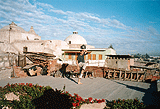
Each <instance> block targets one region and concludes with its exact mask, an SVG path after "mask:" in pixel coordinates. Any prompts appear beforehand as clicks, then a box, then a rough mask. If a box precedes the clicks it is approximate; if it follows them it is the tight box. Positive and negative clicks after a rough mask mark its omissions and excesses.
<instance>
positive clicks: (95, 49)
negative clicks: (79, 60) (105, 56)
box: [62, 48, 106, 51]
mask: <svg viewBox="0 0 160 109" xmlns="http://www.w3.org/2000/svg"><path fill="white" fill-rule="evenodd" d="M80 50H83V49H80V48H69V49H62V51H80ZM86 50H87V51H105V50H106V49H103V48H102V49H100V48H93V49H91V48H90V49H86Z"/></svg>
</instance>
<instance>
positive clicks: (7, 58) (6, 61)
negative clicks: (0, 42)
mask: <svg viewBox="0 0 160 109" xmlns="http://www.w3.org/2000/svg"><path fill="white" fill-rule="evenodd" d="M14 64H17V55H15V54H9V53H8V54H7V53H1V54H0V79H5V78H8V77H11V75H12V74H11V73H13V72H12V71H13V68H12V66H13V65H14Z"/></svg>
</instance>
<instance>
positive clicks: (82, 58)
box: [77, 53, 88, 63]
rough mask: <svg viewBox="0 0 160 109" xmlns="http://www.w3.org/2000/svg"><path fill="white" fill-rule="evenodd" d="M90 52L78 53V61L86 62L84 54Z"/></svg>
mask: <svg viewBox="0 0 160 109" xmlns="http://www.w3.org/2000/svg"><path fill="white" fill-rule="evenodd" d="M87 54H88V53H86V54H85V53H84V54H83V55H78V57H77V60H78V63H80V62H82V63H85V61H84V55H87Z"/></svg>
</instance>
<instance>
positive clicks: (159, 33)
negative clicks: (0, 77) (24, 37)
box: [0, 0, 160, 55]
mask: <svg viewBox="0 0 160 109" xmlns="http://www.w3.org/2000/svg"><path fill="white" fill-rule="evenodd" d="M12 21H13V22H15V23H16V24H17V25H18V26H20V27H22V28H23V29H24V30H26V31H29V30H30V27H31V26H33V28H34V30H35V32H36V33H37V34H38V35H39V36H41V38H42V40H63V41H64V40H65V38H66V37H67V36H69V35H71V34H72V33H73V31H77V32H78V34H79V35H81V36H82V37H83V38H85V39H86V41H87V44H88V45H92V46H95V48H108V47H109V46H110V44H112V46H113V48H114V49H115V50H116V52H117V54H137V53H140V54H146V53H147V54H149V55H160V1H159V0H0V28H2V27H4V26H6V25H9V24H11V23H12Z"/></svg>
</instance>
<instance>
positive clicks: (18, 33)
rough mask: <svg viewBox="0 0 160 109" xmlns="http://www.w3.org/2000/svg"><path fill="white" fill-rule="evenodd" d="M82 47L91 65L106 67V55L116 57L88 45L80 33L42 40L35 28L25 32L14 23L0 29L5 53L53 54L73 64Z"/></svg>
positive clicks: (112, 52)
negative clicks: (85, 50)
mask: <svg viewBox="0 0 160 109" xmlns="http://www.w3.org/2000/svg"><path fill="white" fill-rule="evenodd" d="M81 45H86V47H87V50H88V52H89V54H88V55H86V57H85V58H86V60H87V61H88V63H90V65H97V63H100V62H102V63H103V64H101V65H104V62H105V59H106V55H116V51H115V50H114V49H112V48H95V47H94V46H91V45H88V44H87V41H86V40H85V39H84V38H83V37H82V36H80V35H78V32H73V34H72V35H69V36H68V37H66V39H65V40H64V41H62V40H41V36H39V35H37V34H36V32H35V31H34V28H33V26H31V28H30V30H29V31H25V30H24V29H23V28H21V27H19V26H17V25H16V24H15V23H14V22H12V23H11V24H9V25H7V26H4V27H3V28H1V29H0V50H1V51H3V52H12V53H15V54H19V53H20V54H23V50H24V49H26V50H27V51H28V52H44V53H51V54H54V55H56V58H60V59H62V61H63V62H64V61H65V62H68V63H73V61H74V62H75V60H76V58H77V56H78V53H79V52H80V46H81ZM91 63H92V64H91ZM94 63H96V64H94ZM98 65H100V64H98Z"/></svg>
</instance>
